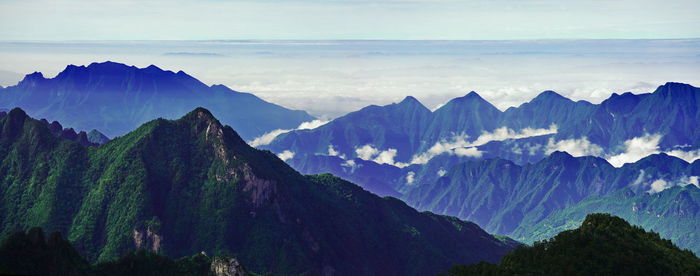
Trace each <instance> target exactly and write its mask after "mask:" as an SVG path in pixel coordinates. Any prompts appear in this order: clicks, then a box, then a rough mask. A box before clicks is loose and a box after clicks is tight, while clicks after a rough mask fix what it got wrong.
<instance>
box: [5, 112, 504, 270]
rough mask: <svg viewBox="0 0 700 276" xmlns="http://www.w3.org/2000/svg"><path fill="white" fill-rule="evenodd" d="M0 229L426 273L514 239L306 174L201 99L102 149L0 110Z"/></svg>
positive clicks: (95, 242) (110, 248) (103, 251)
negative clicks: (252, 143)
mask: <svg viewBox="0 0 700 276" xmlns="http://www.w3.org/2000/svg"><path fill="white" fill-rule="evenodd" d="M0 130H2V132H0V144H1V146H2V147H0V149H1V151H0V161H1V163H0V164H1V165H0V172H1V173H2V174H0V175H4V176H5V177H4V179H1V180H2V182H0V198H2V201H1V202H2V206H0V225H1V226H2V227H1V229H3V231H2V235H3V236H5V235H8V234H9V233H12V232H13V231H16V230H21V229H27V228H29V227H33V226H40V227H43V228H44V229H48V230H49V231H54V230H55V231H60V232H61V233H63V234H65V235H66V236H67V237H68V239H69V240H70V241H71V242H72V243H73V244H74V246H75V248H76V249H77V250H78V251H79V252H80V253H81V254H83V255H84V256H86V257H87V258H88V259H89V260H91V261H95V260H110V259H114V258H116V257H118V256H121V255H122V254H124V253H125V252H127V251H130V250H134V249H136V248H146V249H149V250H152V251H156V252H160V253H163V254H166V255H168V256H171V257H181V256H189V255H192V254H195V253H198V252H201V251H206V252H210V253H213V254H216V255H219V254H222V253H230V254H233V255H234V256H236V257H237V258H239V259H240V260H241V262H243V263H245V264H246V266H247V267H248V268H250V269H251V270H252V271H256V272H260V273H268V272H270V273H281V274H299V273H309V274H326V273H333V272H335V273H338V274H341V275H348V274H353V275H356V274H368V275H379V274H381V275H387V274H388V275H392V274H393V275H425V274H434V273H436V272H438V271H440V270H444V269H446V268H447V267H449V265H451V264H453V263H458V262H477V261H480V260H488V261H497V260H498V259H499V258H500V257H501V256H502V255H503V254H505V253H506V252H508V251H509V250H510V249H511V248H512V247H513V246H515V244H514V243H513V242H512V241H509V240H499V239H497V238H495V237H493V236H491V235H489V234H488V233H486V232H485V231H483V230H482V229H481V228H479V227H478V226H477V225H476V224H474V223H470V222H464V221H460V220H458V219H456V218H453V217H446V216H440V215H435V214H431V213H420V212H417V211H416V210H414V209H412V208H410V207H408V206H407V205H406V204H404V203H403V202H401V201H399V200H397V199H394V198H379V197H377V196H375V195H373V194H371V193H369V192H367V191H365V190H363V189H362V188H360V187H358V186H356V185H353V184H351V183H349V182H346V181H343V180H341V179H339V178H336V177H332V176H330V175H316V176H303V175H301V174H299V173H297V172H296V171H294V170H293V169H292V168H290V167H289V166H288V165H287V164H285V163H284V162H283V161H281V160H280V159H278V158H277V157H276V156H275V155H274V154H272V153H271V152H269V151H260V150H256V149H254V148H251V147H249V146H248V145H247V144H246V142H245V141H244V140H243V139H241V138H240V137H239V136H238V135H237V134H236V132H235V131H233V129H232V128H230V127H228V126H223V125H221V124H220V123H219V121H218V120H216V119H215V118H214V117H213V116H212V115H211V113H209V112H208V111H207V110H205V109H202V108H198V109H196V110H194V111H192V112H190V113H189V114H187V115H186V116H184V117H182V118H181V119H179V120H175V121H169V120H165V119H157V120H154V121H151V122H149V123H147V124H145V125H143V126H141V127H139V128H138V129H136V130H135V131H133V132H130V133H128V134H126V135H124V136H122V137H117V138H115V139H114V140H112V141H110V142H109V143H107V144H105V145H103V146H100V147H84V146H82V145H80V144H78V143H75V142H72V141H68V140H65V139H59V138H56V137H54V136H53V135H52V134H51V133H50V131H49V130H48V129H47V128H46V126H45V125H43V124H42V123H40V122H38V121H36V120H33V119H31V118H29V117H27V115H26V114H24V112H22V111H21V110H19V109H14V110H12V111H11V112H10V113H9V114H8V115H7V116H5V117H4V118H3V119H2V120H0Z"/></svg>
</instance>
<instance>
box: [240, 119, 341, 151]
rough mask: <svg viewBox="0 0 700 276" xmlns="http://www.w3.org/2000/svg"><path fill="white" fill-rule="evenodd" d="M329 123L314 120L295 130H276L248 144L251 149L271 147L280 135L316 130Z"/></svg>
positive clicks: (302, 124) (300, 125)
mask: <svg viewBox="0 0 700 276" xmlns="http://www.w3.org/2000/svg"><path fill="white" fill-rule="evenodd" d="M328 122H329V121H328V120H313V121H309V122H303V123H301V124H299V126H298V127H297V128H295V129H275V130H273V131H270V132H268V133H265V134H263V135H260V136H259V137H255V139H253V140H252V141H248V144H249V145H250V146H251V147H259V146H264V145H269V144H270V143H272V140H275V138H277V136H279V135H280V134H284V133H287V132H291V131H293V130H302V129H314V128H317V127H320V126H322V125H325V124H327V123H328Z"/></svg>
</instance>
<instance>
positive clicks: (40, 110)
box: [0, 61, 313, 139]
mask: <svg viewBox="0 0 700 276" xmlns="http://www.w3.org/2000/svg"><path fill="white" fill-rule="evenodd" d="M0 101H1V102H2V103H3V107H7V108H12V107H21V108H22V109H24V110H26V111H27V113H29V114H31V115H32V116H33V117H37V118H52V119H54V120H57V121H60V122H62V123H63V124H65V125H69V126H71V127H73V128H76V129H81V130H90V129H99V130H101V131H103V132H104V133H105V134H106V135H107V136H109V137H115V136H120V135H124V134H126V133H127V132H128V131H131V130H133V129H135V128H136V127H138V126H139V125H141V124H143V123H145V122H148V121H150V120H153V119H156V118H159V117H163V118H171V119H172V118H176V117H178V116H181V115H182V114H185V113H186V112H188V111H190V110H192V109H194V108H195V107H198V106H204V107H206V108H209V109H211V110H212V112H213V113H214V114H216V115H217V116H219V118H221V119H222V121H223V122H224V123H225V124H229V125H232V126H234V127H235V128H236V129H237V130H238V131H239V132H240V133H241V135H242V136H243V137H244V138H245V139H252V138H253V137H256V136H259V135H262V134H263V133H265V132H268V131H271V130H274V129H293V128H296V127H297V126H298V125H299V124H300V123H302V122H306V121H310V120H313V117H311V116H309V115H308V114H307V113H306V112H304V111H295V110H289V109H285V108H283V107H281V106H278V105H275V104H271V103H268V102H265V101H263V100H262V99H260V98H258V97H256V96H254V95H252V94H248V93H241V92H236V91H233V90H231V89H228V88H227V87H225V86H223V85H214V86H207V85H205V84H203V83H202V82H200V81H198V80H197V79H195V78H193V77H191V76H189V75H187V74H186V73H184V72H182V71H179V72H177V73H174V72H171V71H164V70H161V69H160V68H158V67H156V66H153V65H151V66H149V67H147V68H136V67H134V66H127V65H124V64H120V63H114V62H109V61H108V62H104V63H92V64H90V65H88V66H74V65H69V66H67V67H66V68H65V70H63V71H62V72H60V73H59V74H58V75H57V76H56V77H55V78H50V79H47V78H44V76H43V75H42V74H41V73H38V72H35V73H33V74H29V75H27V76H26V77H25V78H24V79H23V80H22V81H21V82H19V83H18V84H17V85H15V86H10V87H6V88H3V89H0Z"/></svg>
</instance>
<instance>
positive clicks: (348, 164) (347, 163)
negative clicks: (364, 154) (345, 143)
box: [340, 159, 362, 173]
mask: <svg viewBox="0 0 700 276" xmlns="http://www.w3.org/2000/svg"><path fill="white" fill-rule="evenodd" d="M340 166H342V167H346V168H349V169H350V173H354V172H355V170H356V169H358V168H360V167H362V164H357V163H356V162H355V160H353V159H350V160H346V161H345V162H343V163H342V164H340Z"/></svg>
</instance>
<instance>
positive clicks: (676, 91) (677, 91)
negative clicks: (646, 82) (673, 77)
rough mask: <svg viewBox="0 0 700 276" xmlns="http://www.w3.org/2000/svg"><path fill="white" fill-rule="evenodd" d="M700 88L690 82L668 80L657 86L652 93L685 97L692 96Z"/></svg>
mask: <svg viewBox="0 0 700 276" xmlns="http://www.w3.org/2000/svg"><path fill="white" fill-rule="evenodd" d="M699 90H700V89H698V88H697V87H694V86H692V85H690V84H686V83H680V82H667V83H666V84H664V85H661V86H659V87H658V88H656V91H654V93H652V94H653V95H659V96H662V97H669V96H670V97H679V96H681V97H683V96H690V95H693V94H694V93H697V92H698V91H699Z"/></svg>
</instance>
